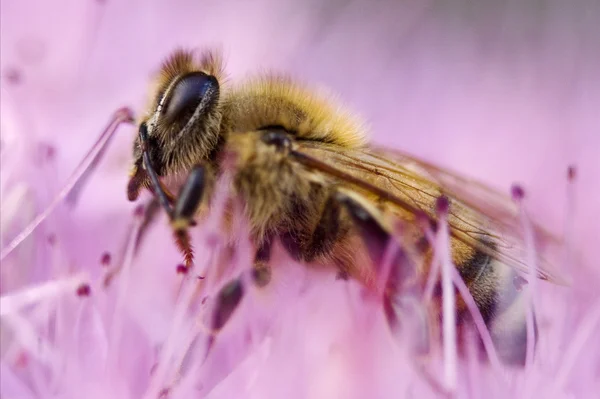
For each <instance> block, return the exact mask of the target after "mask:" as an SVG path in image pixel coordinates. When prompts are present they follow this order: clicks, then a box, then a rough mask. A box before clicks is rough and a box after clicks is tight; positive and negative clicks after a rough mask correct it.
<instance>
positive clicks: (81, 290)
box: [77, 284, 92, 296]
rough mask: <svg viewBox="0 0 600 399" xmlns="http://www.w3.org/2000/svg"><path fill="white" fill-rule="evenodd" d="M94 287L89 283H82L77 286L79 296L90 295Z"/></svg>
mask: <svg viewBox="0 0 600 399" xmlns="http://www.w3.org/2000/svg"><path fill="white" fill-rule="evenodd" d="M91 293H92V289H91V288H90V286H89V284H81V285H80V286H79V287H77V296H90V294H91Z"/></svg>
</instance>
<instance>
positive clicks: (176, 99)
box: [163, 72, 219, 118]
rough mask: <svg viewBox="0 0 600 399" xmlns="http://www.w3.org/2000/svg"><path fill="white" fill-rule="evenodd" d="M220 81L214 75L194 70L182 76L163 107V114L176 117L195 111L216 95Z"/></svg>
mask: <svg viewBox="0 0 600 399" xmlns="http://www.w3.org/2000/svg"><path fill="white" fill-rule="evenodd" d="M218 86H219V84H218V82H217V79H216V78H215V77H214V76H210V75H207V74H205V73H202V72H193V73H190V74H188V75H185V76H184V77H182V78H180V79H179V81H178V82H177V83H176V84H175V87H174V88H173V90H171V91H170V95H169V97H168V99H167V102H166V104H165V105H164V108H163V115H165V116H166V117H167V118H175V117H178V116H180V115H182V114H184V113H185V112H186V111H187V112H194V111H195V110H196V108H198V106H199V105H200V104H207V103H208V101H210V100H212V98H213V97H214V96H215V95H216V93H217V89H218Z"/></svg>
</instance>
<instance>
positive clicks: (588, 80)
mask: <svg viewBox="0 0 600 399" xmlns="http://www.w3.org/2000/svg"><path fill="white" fill-rule="evenodd" d="M5 3H7V4H4V3H3V4H2V17H1V18H2V21H1V22H2V24H1V26H2V35H1V36H0V40H1V46H2V57H1V60H0V73H1V74H2V88H1V90H2V98H1V104H0V106H1V117H2V118H1V121H0V122H1V140H2V142H1V151H2V158H1V168H2V173H1V180H0V184H1V186H0V188H1V207H2V208H1V210H2V219H1V247H2V248H5V247H6V246H7V245H8V244H9V243H10V241H11V240H12V238H13V237H15V236H16V235H17V234H18V233H19V232H20V231H21V230H22V229H23V228H24V227H25V226H26V225H27V224H28V223H29V222H30V221H31V220H32V219H33V218H34V217H35V215H37V214H39V213H40V212H41V211H43V210H44V209H45V208H46V206H47V205H48V204H50V203H51V201H52V200H53V198H55V196H56V194H57V193H58V192H59V190H60V188H61V187H62V185H63V183H64V182H65V181H66V180H67V178H68V176H69V175H70V174H71V172H72V171H73V170H74V169H75V168H76V166H77V164H78V163H79V162H80V160H81V159H82V158H83V155H84V154H85V153H86V152H87V151H88V149H89V148H90V147H91V146H92V144H93V143H94V141H95V140H96V139H97V136H98V134H99V133H100V132H101V130H102V128H103V126H104V125H105V124H106V121H107V120H108V118H109V117H110V115H111V114H112V112H113V111H114V110H115V109H117V108H118V107H121V106H123V105H129V106H131V107H133V108H134V109H135V110H136V111H138V110H140V109H141V106H142V104H143V102H144V100H145V98H144V96H145V94H146V84H147V80H148V77H149V74H150V73H151V72H153V71H154V70H155V69H156V67H157V66H158V63H159V62H160V61H161V60H162V59H163V58H164V57H165V56H166V55H167V54H168V52H169V51H170V50H172V49H173V48H174V47H177V46H208V45H212V44H215V43H216V44H221V45H222V47H223V48H224V49H225V53H226V54H227V59H228V71H229V73H230V75H231V77H232V79H240V78H242V77H243V75H244V74H245V73H246V72H249V71H255V70H258V69H260V68H263V67H273V68H277V69H283V70H288V71H291V72H293V73H294V74H295V75H296V76H298V77H299V78H300V79H302V80H305V81H308V82H310V83H314V84H319V85H321V84H322V85H326V86H328V87H330V88H331V89H333V90H334V91H336V92H339V93H340V94H341V97H342V98H344V99H345V100H346V102H347V103H349V104H350V105H351V107H352V108H353V109H354V110H357V111H359V112H360V113H361V114H363V115H364V116H365V117H366V118H367V119H368V120H370V121H371V125H372V131H373V139H374V141H376V142H378V143H381V144H386V145H390V146H393V147H397V148H399V149H403V150H405V151H407V152H409V153H413V154H415V155H418V156H421V157H423V158H426V159H429V160H431V161H434V162H435V163H437V164H440V165H443V166H447V167H450V168H451V169H452V170H457V171H459V172H460V173H462V174H465V175H468V176H471V177H474V178H477V179H480V180H483V181H485V182H488V183H489V184H491V185H494V186H496V187H499V188H500V189H502V190H504V191H506V192H508V190H509V187H510V186H511V185H512V184H513V183H514V182H515V181H518V182H520V183H521V184H522V185H523V187H525V191H526V194H527V196H526V199H525V205H526V208H527V210H528V211H529V214H530V215H531V216H532V217H533V218H534V219H536V220H540V221H542V222H543V224H545V225H547V226H548V228H549V229H550V230H551V231H553V232H556V233H557V234H559V235H565V237H566V240H567V244H568V249H569V251H568V257H566V258H565V259H566V261H560V262H559V263H561V265H562V266H563V267H564V269H565V270H567V271H568V274H569V275H570V277H571V278H572V285H571V287H569V288H565V287H558V286H553V285H550V284H547V283H543V282H538V283H537V287H536V288H537V289H536V293H535V297H534V302H535V306H536V312H537V315H538V319H539V327H540V341H539V349H538V354H539V355H538V356H537V357H536V358H535V361H534V362H533V364H531V365H529V366H528V367H527V368H526V369H525V370H521V371H514V370H510V371H507V370H503V371H502V372H499V371H498V370H496V369H494V368H493V367H489V366H485V365H481V364H476V363H473V362H471V363H469V362H466V363H465V362H458V363H456V364H453V365H452V366H453V367H454V371H458V374H457V386H456V393H457V396H460V397H482V396H484V395H485V397H490V398H492V397H498V398H500V397H508V396H515V397H519V396H522V397H528V396H533V395H534V394H535V395H536V396H539V397H548V398H550V397H557V398H558V397H593V396H594V395H595V393H596V392H598V391H599V390H600V385H599V382H598V381H600V375H599V374H600V344H599V343H598V342H597V341H598V340H597V339H596V338H595V337H596V336H597V335H598V333H599V332H600V300H599V298H598V295H597V290H596V287H597V285H598V283H600V273H599V271H598V268H597V264H598V261H597V248H596V246H597V245H598V239H597V237H598V236H599V235H600V230H599V229H598V220H600V211H599V209H600V207H599V206H598V204H600V184H599V182H600V179H599V176H600V164H599V162H598V158H599V157H600V119H599V118H598V115H597V112H598V111H597V104H599V103H600V72H599V71H600V56H599V53H598V48H597V37H599V36H600V28H598V27H597V26H596V21H597V20H598V18H600V9H598V7H597V5H596V4H595V3H594V2H591V1H590V2H589V4H584V2H581V4H577V5H575V4H569V5H566V3H565V5H564V6H562V5H547V6H544V7H543V8H542V7H541V6H536V5H535V4H525V3H523V4H521V3H519V4H514V5H510V6H508V5H502V4H495V5H493V6H487V5H483V4H482V5H474V4H470V5H468V6H467V5H456V6H451V5H434V4H432V3H428V2H415V3H414V4H411V2H404V3H402V4H397V5H394V6H391V5H383V4H379V3H369V2H358V1H355V2H337V3H335V2H330V3H327V4H324V3H321V2H316V1H315V2H314V4H312V3H311V4H308V3H306V2H305V3H303V4H302V5H300V3H296V2H293V1H290V2H275V1H267V0H262V1H254V2H242V1H240V2H235V1H230V2H205V3H202V4H201V3H199V2H177V4H174V3H172V2H160V1H151V2H145V3H144V4H143V5H142V4H139V5H138V4H135V3H133V2H110V1H108V2H104V1H97V2H91V1H90V2H75V1H67V0H61V1H54V2H43V1H36V0H28V1H21V2H10V3H9V2H5ZM538 7H539V8H538ZM134 134H135V130H134V129H133V128H132V127H128V126H122V127H120V128H119V131H118V132H117V134H116V136H115V137H114V139H113V140H112V142H111V144H110V145H109V147H107V149H106V152H105V154H104V156H103V158H102V160H101V162H100V163H99V165H98V168H97V169H96V170H95V172H94V173H93V174H91V175H89V176H88V177H87V180H86V183H85V184H82V185H81V186H80V189H79V190H76V192H75V194H72V195H71V196H69V197H68V199H67V200H66V201H64V202H61V203H60V204H59V206H58V207H57V208H56V209H55V211H54V212H53V213H52V214H50V216H49V217H48V218H47V219H46V220H45V221H44V222H43V223H42V224H41V225H40V226H39V227H38V228H37V229H36V230H35V231H34V232H33V234H32V235H31V236H30V237H28V238H27V239H26V240H25V241H23V242H22V243H21V244H20V245H19V246H17V247H16V248H15V249H14V250H13V251H12V252H11V253H10V254H9V255H8V256H7V257H6V258H5V259H3V260H2V265H1V269H0V276H1V281H0V290H1V295H2V298H1V301H2V302H1V307H0V315H1V324H0V342H1V345H2V349H1V361H0V367H1V369H0V372H1V378H0V396H2V397H6V398H46V397H62V398H81V397H86V398H95V397H97V398H140V397H148V398H150V397H152V398H156V397H159V396H160V395H163V397H169V398H191V397H210V398H231V397H260V398H270V397H274V398H279V397H297V398H305V397H310V398H322V397H324V398H334V397H341V398H364V397H369V398H371V397H377V398H379V397H382V398H384V397H403V396H409V395H411V396H415V397H436V396H438V395H439V394H440V392H439V387H438V388H436V385H435V384H433V383H432V382H431V380H436V381H440V382H443V381H444V375H443V373H444V368H443V367H444V362H443V359H433V360H432V364H428V366H427V367H426V368H425V371H423V370H421V369H419V368H416V367H414V363H413V362H411V360H410V359H411V358H410V357H409V356H408V355H407V354H406V353H405V352H403V349H402V348H401V347H400V346H399V345H397V343H396V341H395V340H394V339H393V336H392V335H391V334H390V333H389V329H388V327H387V325H386V323H385V319H384V317H383V314H382V312H381V310H380V304H379V303H376V302H375V301H366V300H365V299H364V298H363V296H362V293H361V289H360V287H358V286H357V285H356V284H354V283H352V282H349V283H342V282H340V281H334V280H333V279H332V278H330V277H331V276H329V275H328V274H327V273H324V272H318V271H308V270H306V269H305V268H303V267H302V266H301V265H297V264H293V263H290V262H288V261H286V262H284V261H283V257H284V256H285V254H284V253H283V251H281V250H278V251H277V252H276V253H275V258H276V259H275V263H276V264H278V265H281V266H280V267H278V268H277V269H276V271H275V272H274V273H275V274H274V276H273V283H272V284H271V285H270V286H269V287H268V288H267V289H266V290H264V291H258V290H256V289H252V288H247V289H248V291H247V293H246V296H245V298H244V301H242V303H241V304H240V306H239V308H238V309H237V310H236V311H235V313H234V315H233V316H232V317H231V319H230V321H229V323H227V324H226V326H225V327H224V328H223V330H222V331H220V333H219V334H217V335H216V337H217V338H216V340H215V342H214V345H213V346H212V350H211V352H210V355H209V356H208V357H207V356H206V349H207V342H208V340H209V338H208V337H209V335H210V334H209V333H210V331H208V330H209V328H208V327H209V323H208V318H209V317H210V311H211V309H212V307H213V306H214V297H215V294H216V293H217V292H218V290H219V289H221V287H222V285H223V284H224V283H225V282H226V281H227V279H222V280H218V281H217V280H216V279H215V278H214V276H213V275H212V274H211V273H210V271H211V270H212V269H211V268H210V266H211V262H212V261H214V259H213V258H211V254H213V255H214V254H215V253H216V252H217V249H218V248H219V243H220V241H219V239H218V236H216V235H215V233H214V230H211V229H210V228H208V227H207V228H198V229H196V230H195V232H194V243H195V247H196V253H197V254H198V255H197V266H196V269H195V270H193V271H192V272H191V273H188V274H187V275H183V274H181V273H178V272H177V263H178V262H179V261H180V257H179V254H178V252H177V250H176V248H175V247H174V245H173V244H172V241H171V238H170V232H169V230H168V228H167V226H166V223H164V221H165V219H164V216H161V217H160V219H159V221H158V223H156V225H155V226H154V227H153V228H151V229H149V230H148V232H147V235H146V237H145V239H144V244H143V245H142V246H141V247H140V248H139V251H138V252H137V253H136V254H135V256H133V250H134V249H133V247H134V246H135V240H133V239H132V237H134V235H135V232H136V231H137V229H138V228H139V224H140V216H139V212H138V213H136V206H138V205H139V204H132V203H129V202H128V201H127V199H126V195H125V188H126V184H127V170H128V166H129V160H130V153H131V141H132V139H133V137H134ZM571 164H574V165H575V166H576V171H577V178H576V179H575V181H574V182H573V183H572V184H571V185H569V184H568V183H567V179H566V173H567V172H566V171H567V168H568V166H569V165H571ZM146 199H147V197H146V198H144V200H146ZM139 202H140V203H143V201H139ZM136 215H137V216H136ZM242 227H243V226H242ZM247 251H248V248H247V245H242V244H240V247H239V248H236V251H235V254H234V256H233V257H232V258H231V259H229V260H230V261H231V264H232V268H231V277H234V276H237V274H239V272H240V270H243V269H244V266H245V265H246V263H247V262H246V258H247V257H246V256H244V255H245V254H247ZM3 252H4V250H3ZM215 256H216V255H215ZM117 269H118V270H119V272H118V273H117V274H115V277H114V278H113V279H112V280H110V284H108V285H107V284H105V282H106V276H107V274H108V275H111V274H112V273H115V270H117ZM198 276H201V277H206V279H205V280H204V288H203V291H202V294H201V295H199V294H197V291H195V290H194V289H193V286H194V284H192V283H193V282H195V279H196V278H197V277H198ZM426 376H429V377H426Z"/></svg>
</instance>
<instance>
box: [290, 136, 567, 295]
mask: <svg viewBox="0 0 600 399" xmlns="http://www.w3.org/2000/svg"><path fill="white" fill-rule="evenodd" d="M340 150H341V149H340V147H337V146H332V145H327V144H323V143H315V142H308V141H304V142H299V143H298V145H297V147H296V148H295V149H294V151H293V152H292V155H293V156H294V157H295V158H296V159H297V160H298V161H299V162H300V163H302V164H304V165H305V166H307V167H309V168H313V169H316V170H319V171H320V172H322V173H325V174H327V175H330V176H333V177H335V178H337V179H338V180H339V181H340V182H341V184H342V185H343V186H346V187H347V188H350V189H352V190H357V191H359V192H360V193H362V194H363V195H364V196H365V197H366V198H367V199H368V200H370V201H373V203H374V204H375V205H377V206H378V207H380V208H382V209H383V210H384V211H385V212H392V213H394V214H396V215H398V216H400V217H403V218H404V219H406V218H408V219H409V220H410V219H413V218H414V215H416V214H417V213H419V212H424V213H425V214H427V215H428V216H429V217H430V218H432V219H436V214H435V203H436V200H437V198H439V197H440V196H441V195H445V196H447V197H448V198H449V199H450V210H449V214H448V224H449V226H450V234H451V235H452V236H453V237H455V238H456V239H458V240H460V241H462V242H464V243H465V244H467V245H469V246H471V247H473V248H476V249H478V250H480V251H482V252H484V253H486V254H488V255H489V256H492V257H494V258H496V259H498V260H499V261H501V262H503V263H505V264H507V265H509V266H511V267H513V268H515V269H517V270H519V271H521V272H523V273H529V266H528V264H527V263H526V259H527V254H528V250H527V247H526V245H525V240H524V235H523V232H522V227H521V224H520V220H519V216H518V208H517V206H516V205H515V204H514V203H513V201H511V200H510V198H508V197H507V196H504V195H502V194H500V193H498V192H496V191H493V190H492V189H490V188H487V187H485V186H483V185H481V184H479V183H476V182H474V181H471V180H469V179H466V178H464V177H460V176H458V175H456V174H453V173H451V172H448V171H445V170H443V169H441V168H439V167H436V166H434V165H431V164H428V163H426V162H424V161H420V160H418V159H416V158H414V157H411V156H409V155H406V154H403V153H400V152H396V151H389V150H386V149H378V148H375V147H369V148H361V149H342V150H341V151H340ZM532 227H533V231H534V236H535V247H536V248H535V249H536V255H537V259H536V262H535V266H533V267H534V268H535V271H536V273H537V275H538V277H540V278H541V279H544V280H549V281H553V282H555V283H562V284H565V281H564V279H562V278H560V277H559V276H558V273H556V272H555V271H554V267H553V266H552V265H551V264H550V262H549V261H548V254H552V253H553V252H552V251H555V250H556V249H557V248H558V247H559V245H560V242H559V241H558V240H557V239H556V238H554V237H553V236H551V235H550V234H549V233H548V232H546V231H545V230H543V229H542V228H541V227H539V226H537V225H535V224H534V225H533V226H532Z"/></svg>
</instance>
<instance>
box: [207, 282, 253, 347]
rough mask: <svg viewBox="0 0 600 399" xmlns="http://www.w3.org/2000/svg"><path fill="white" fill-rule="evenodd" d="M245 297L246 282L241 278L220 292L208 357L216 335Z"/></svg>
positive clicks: (228, 284)
mask: <svg viewBox="0 0 600 399" xmlns="http://www.w3.org/2000/svg"><path fill="white" fill-rule="evenodd" d="M243 297H244V281H243V278H242V277H241V276H240V277H238V278H235V279H233V280H231V281H230V282H229V283H227V284H225V286H224V287H223V288H221V290H220V291H219V293H218V294H217V298H216V304H215V307H214V309H213V311H212V317H211V326H210V329H211V334H210V336H209V338H208V344H207V349H206V356H208V355H209V354H210V351H211V349H212V347H213V345H214V342H215V338H216V334H217V333H218V332H219V331H220V330H221V329H222V328H223V326H225V324H226V323H227V322H228V321H229V319H230V318H231V316H232V315H233V312H234V311H235V310H236V309H237V307H238V306H239V304H240V303H241V302H242V299H243Z"/></svg>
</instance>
